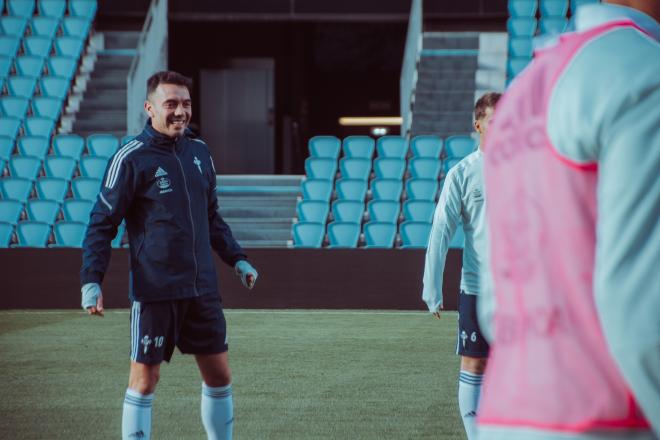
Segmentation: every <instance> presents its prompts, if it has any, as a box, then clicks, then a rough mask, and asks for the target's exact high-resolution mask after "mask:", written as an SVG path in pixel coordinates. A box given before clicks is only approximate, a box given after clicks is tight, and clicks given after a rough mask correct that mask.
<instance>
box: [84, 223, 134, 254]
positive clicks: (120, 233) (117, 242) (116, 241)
mask: <svg viewBox="0 0 660 440" xmlns="http://www.w3.org/2000/svg"><path fill="white" fill-rule="evenodd" d="M125 232H126V225H125V224H124V222H121V224H120V225H119V227H117V235H115V238H113V239H112V247H113V248H115V249H118V248H120V247H121V244H122V239H123V237H124V233H125ZM83 241H84V238H83Z"/></svg>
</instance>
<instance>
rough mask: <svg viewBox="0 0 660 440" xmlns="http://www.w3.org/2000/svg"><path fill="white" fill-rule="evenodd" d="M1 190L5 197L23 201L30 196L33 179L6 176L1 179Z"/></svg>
mask: <svg viewBox="0 0 660 440" xmlns="http://www.w3.org/2000/svg"><path fill="white" fill-rule="evenodd" d="M0 190H2V198H3V199H13V200H18V201H19V202H23V201H25V200H27V199H28V197H30V193H31V192H32V181H31V180H29V179H21V178H20V177H6V178H4V179H2V180H0Z"/></svg>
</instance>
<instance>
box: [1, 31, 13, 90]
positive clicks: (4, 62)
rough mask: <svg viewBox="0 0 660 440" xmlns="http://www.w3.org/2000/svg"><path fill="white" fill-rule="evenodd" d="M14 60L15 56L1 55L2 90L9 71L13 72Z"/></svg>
mask: <svg viewBox="0 0 660 440" xmlns="http://www.w3.org/2000/svg"><path fill="white" fill-rule="evenodd" d="M0 38H2V37H0ZM13 62H14V59H13V56H12V57H8V56H5V55H0V90H2V87H3V86H4V83H5V78H6V77H8V76H9V72H11V66H12V64H13Z"/></svg>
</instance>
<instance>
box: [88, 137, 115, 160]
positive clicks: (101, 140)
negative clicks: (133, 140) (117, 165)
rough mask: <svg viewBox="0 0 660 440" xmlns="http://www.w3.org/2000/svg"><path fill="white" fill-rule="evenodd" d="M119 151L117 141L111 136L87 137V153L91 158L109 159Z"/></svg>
mask: <svg viewBox="0 0 660 440" xmlns="http://www.w3.org/2000/svg"><path fill="white" fill-rule="evenodd" d="M118 149H119V140H118V139H117V138H116V137H114V136H113V135H111V134H92V135H89V136H87V151H89V154H90V155H91V156H96V157H105V158H108V159H109V158H110V157H112V155H113V154H115V153H116V152H117V150H118Z"/></svg>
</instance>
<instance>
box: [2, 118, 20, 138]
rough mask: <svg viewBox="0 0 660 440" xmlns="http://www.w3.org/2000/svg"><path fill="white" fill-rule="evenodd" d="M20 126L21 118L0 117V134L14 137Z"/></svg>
mask: <svg viewBox="0 0 660 440" xmlns="http://www.w3.org/2000/svg"><path fill="white" fill-rule="evenodd" d="M20 128H21V120H20V119H18V118H10V117H1V118H0V136H6V137H8V138H10V139H14V138H16V136H17V135H18V130H19V129H20Z"/></svg>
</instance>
